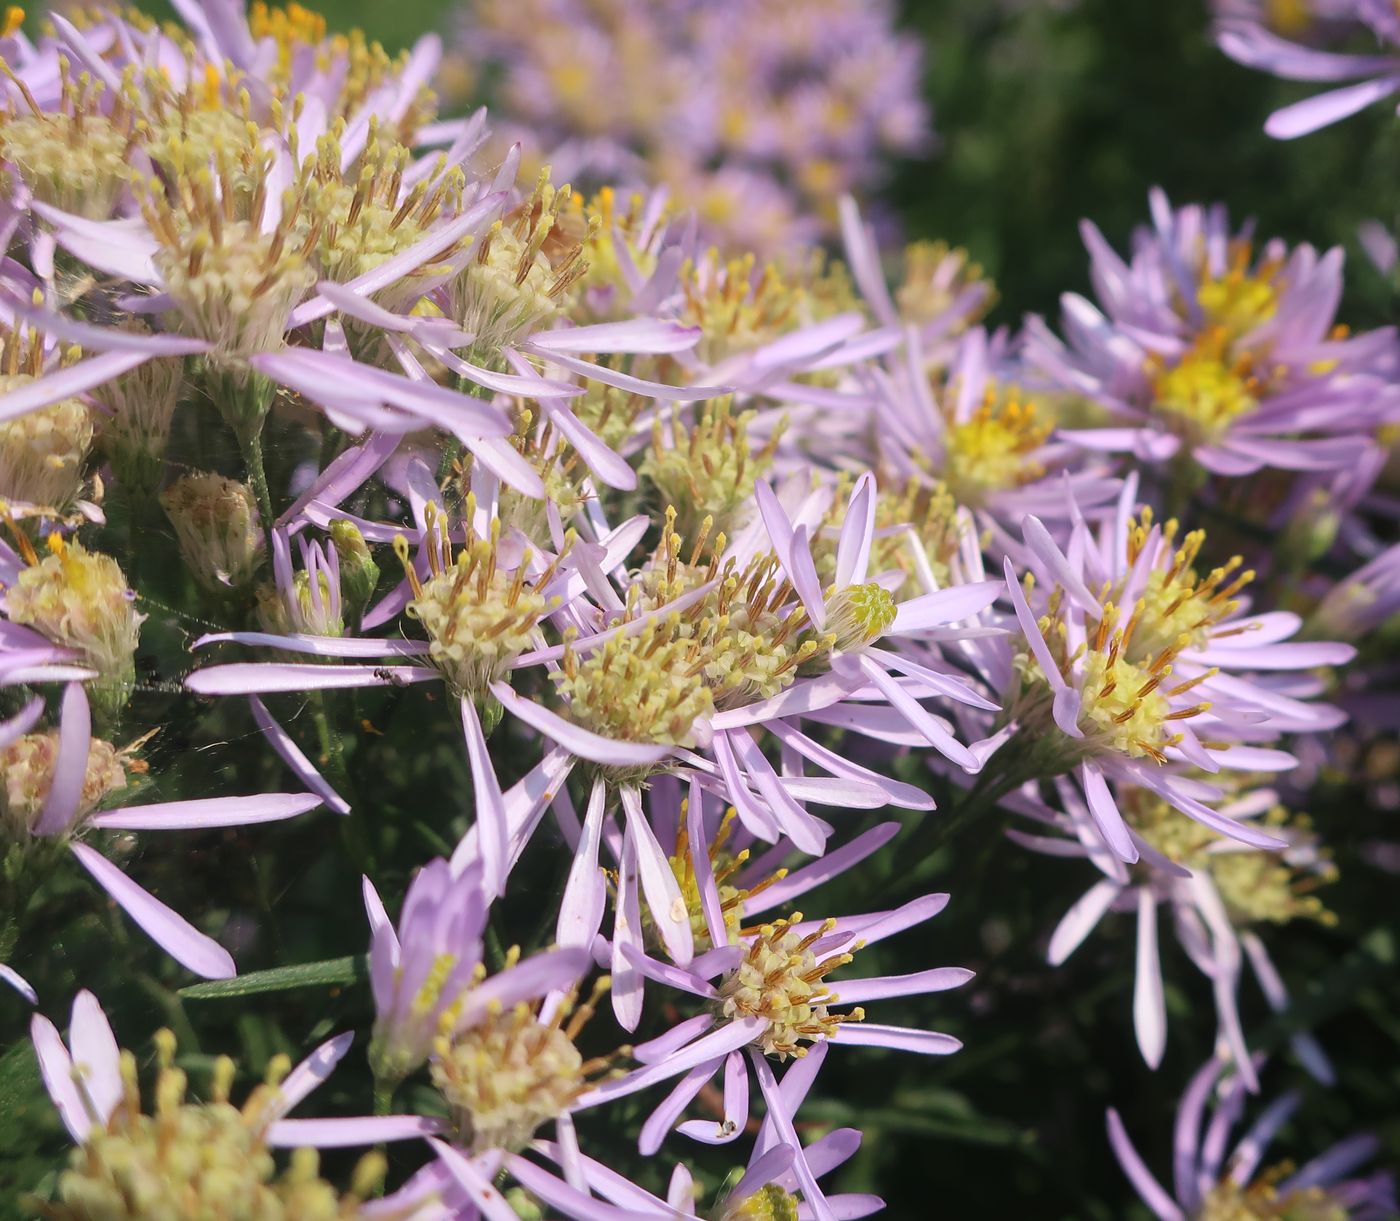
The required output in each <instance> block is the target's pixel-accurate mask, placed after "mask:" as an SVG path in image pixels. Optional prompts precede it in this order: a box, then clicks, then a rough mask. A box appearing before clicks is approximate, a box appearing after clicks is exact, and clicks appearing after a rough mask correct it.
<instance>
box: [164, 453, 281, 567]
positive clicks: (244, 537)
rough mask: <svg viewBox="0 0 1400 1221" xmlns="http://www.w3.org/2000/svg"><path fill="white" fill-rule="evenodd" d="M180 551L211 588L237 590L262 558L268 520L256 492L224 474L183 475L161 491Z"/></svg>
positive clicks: (166, 513)
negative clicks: (262, 517) (260, 509)
mask: <svg viewBox="0 0 1400 1221" xmlns="http://www.w3.org/2000/svg"><path fill="white" fill-rule="evenodd" d="M160 503H161V506H162V507H163V508H164V509H165V515H166V516H167V517H168V518H169V519H170V524H171V525H172V526H174V527H175V537H176V538H177V539H178V540H179V543H180V554H181V556H182V557H183V558H184V561H185V566H186V567H187V568H188V569H189V571H190V575H191V576H193V577H194V579H195V582H196V583H197V584H198V585H200V586H202V587H203V588H205V589H209V590H215V591H218V590H228V589H237V588H238V587H240V586H242V585H245V584H247V583H248V581H250V580H251V579H252V576H253V573H254V571H255V570H256V568H257V566H258V564H259V562H260V561H261V559H262V550H263V541H262V539H263V536H262V529H261V525H262V523H261V522H260V521H259V519H258V506H257V503H256V501H255V500H254V499H253V493H252V490H251V489H250V488H249V487H248V486H247V485H246V484H243V483H239V482H237V481H236V480H233V479H226V478H225V477H224V476H222V475H213V474H208V473H206V472H202V471H196V472H193V473H192V474H189V475H182V476H181V477H180V478H179V479H177V480H176V481H175V482H174V483H172V484H171V485H170V486H169V487H168V488H166V489H165V491H163V492H162V493H161V494H160Z"/></svg>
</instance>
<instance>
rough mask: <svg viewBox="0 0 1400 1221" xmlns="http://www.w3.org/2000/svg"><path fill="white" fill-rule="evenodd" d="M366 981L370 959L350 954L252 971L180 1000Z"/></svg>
mask: <svg viewBox="0 0 1400 1221" xmlns="http://www.w3.org/2000/svg"><path fill="white" fill-rule="evenodd" d="M367 978H369V956H368V955H367V954H353V955H350V956H348V957H346V958H327V959H326V960H325V961H324V962H304V963H302V964H300V965H299V966H295V967H274V968H273V969H272V970H271V971H253V972H251V973H249V974H248V975H239V976H236V977H235V978H233V979H212V980H209V981H208V982H206V983H202V984H190V985H189V987H187V988H181V989H180V993H179V994H180V996H182V997H184V998H185V999H186V1000H192V1001H212V1000H223V999H224V998H225V997H230V996H252V995H254V994H255V993H259V992H286V991H288V990H289V989H291V988H334V987H345V986H347V985H349V984H358V983H360V982H361V981H362V980H365V979H367Z"/></svg>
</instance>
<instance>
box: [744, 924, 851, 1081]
mask: <svg viewBox="0 0 1400 1221" xmlns="http://www.w3.org/2000/svg"><path fill="white" fill-rule="evenodd" d="M801 922H802V914H801V913H800V912H794V913H793V914H792V916H791V917H789V918H788V919H786V920H775V921H774V922H773V923H772V924H764V925H760V926H759V927H758V928H757V929H756V930H752V931H749V930H746V935H748V936H750V937H751V940H750V941H749V945H748V952H747V953H746V954H745V956H744V959H743V961H742V962H740V963H739V965H738V966H737V967H735V968H734V971H733V972H732V973H731V974H730V975H729V976H728V977H727V978H726V979H725V980H724V981H723V983H721V985H720V989H719V1000H718V1002H717V1003H718V1007H719V1011H720V1014H721V1015H722V1016H723V1017H725V1018H727V1019H729V1020H730V1021H734V1020H737V1019H739V1018H746V1017H761V1018H764V1019H765V1020H766V1021H767V1023H768V1024H767V1025H766V1026H765V1027H764V1029H763V1031H762V1033H760V1034H759V1036H758V1037H757V1039H756V1040H755V1042H756V1043H757V1044H758V1046H759V1047H761V1048H762V1049H763V1051H764V1053H765V1054H767V1055H770V1056H776V1057H777V1058H778V1059H779V1060H785V1059H786V1058H787V1057H788V1056H802V1055H805V1054H806V1050H805V1048H803V1047H802V1046H801V1045H802V1044H803V1043H804V1042H805V1043H813V1042H816V1041H818V1040H820V1039H829V1038H831V1037H832V1036H833V1035H835V1034H836V1033H837V1031H838V1030H839V1029H840V1027H841V1023H842V1022H859V1021H861V1020H862V1019H863V1018H864V1017H865V1011H864V1010H863V1009H859V1008H857V1009H853V1010H851V1012H850V1013H831V1012H830V1011H829V1009H828V1006H829V1005H832V1004H835V1003H836V1002H837V1000H838V997H837V996H836V994H835V993H833V992H832V991H831V990H830V989H829V988H828V987H827V986H826V983H825V982H824V979H825V976H826V975H827V974H828V973H829V972H831V971H834V970H836V969H837V968H838V967H843V966H845V965H846V964H847V963H849V962H850V961H852V958H853V955H852V954H849V953H842V954H832V955H829V956H828V957H826V958H823V959H822V960H820V961H818V960H817V957H816V955H815V954H814V953H813V952H812V947H813V946H814V945H815V944H816V943H817V942H818V941H820V940H821V939H822V938H823V937H826V936H828V935H830V934H831V932H832V931H833V930H834V929H835V927H836V921H835V920H826V921H824V922H823V923H822V924H821V925H820V926H819V927H818V928H817V930H816V931H815V932H813V933H808V934H807V935H806V936H805V937H804V936H799V934H798V933H797V932H796V931H795V928H794V926H795V925H798V924H800V923H801Z"/></svg>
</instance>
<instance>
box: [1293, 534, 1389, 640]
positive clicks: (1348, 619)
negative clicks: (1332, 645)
mask: <svg viewBox="0 0 1400 1221" xmlns="http://www.w3.org/2000/svg"><path fill="white" fill-rule="evenodd" d="M1397 613H1400V544H1396V545H1394V546H1392V547H1389V548H1387V549H1386V550H1385V551H1382V552H1381V553H1380V554H1379V555H1377V556H1376V557H1375V558H1374V559H1372V560H1370V561H1369V562H1368V563H1366V564H1363V565H1362V566H1361V567H1360V568H1358V569H1357V570H1356V571H1355V572H1353V573H1351V574H1350V575H1349V576H1346V577H1344V578H1343V579H1342V580H1340V581H1338V582H1337V583H1336V584H1335V585H1333V586H1332V587H1331V588H1330V589H1329V590H1328V591H1327V592H1326V593H1325V594H1324V595H1323V597H1322V600H1321V601H1320V602H1319V603H1318V604H1317V607H1316V608H1315V609H1314V610H1313V612H1312V614H1311V615H1310V616H1309V617H1308V627H1309V630H1310V631H1311V632H1312V633H1313V634H1314V635H1321V636H1327V637H1331V638H1335V639H1338V640H1353V641H1358V642H1360V641H1363V640H1364V639H1365V638H1366V637H1369V636H1371V635H1372V634H1373V633H1376V632H1378V631H1382V630H1384V629H1385V628H1386V626H1387V625H1388V624H1389V623H1390V621H1391V620H1392V619H1393V618H1394V617H1395V615H1396V614H1397Z"/></svg>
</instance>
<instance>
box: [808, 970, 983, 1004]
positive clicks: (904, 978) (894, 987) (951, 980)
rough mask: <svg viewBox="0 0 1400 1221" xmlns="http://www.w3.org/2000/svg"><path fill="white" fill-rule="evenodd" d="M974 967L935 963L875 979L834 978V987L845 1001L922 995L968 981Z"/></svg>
mask: <svg viewBox="0 0 1400 1221" xmlns="http://www.w3.org/2000/svg"><path fill="white" fill-rule="evenodd" d="M975 974H976V972H975V971H969V970H967V969H966V968H965V967H935V968H934V969H933V970H931V971H916V972H915V973H914V974H912V975H885V976H881V977H879V978H875V979H841V980H833V981H832V983H831V987H832V988H833V989H834V990H835V991H836V999H837V1001H839V1002H840V1003H841V1004H843V1005H860V1004H864V1003H865V1002H866V1001H878V1000H884V999H886V998H887V997H891V996H923V995H924V994H925V993H928V992H946V991H947V990H948V989H950V988H960V987H962V985H963V984H965V983H967V981H968V980H970V979H971V978H972V977H973V976H974V975H975Z"/></svg>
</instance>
